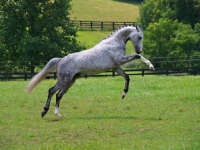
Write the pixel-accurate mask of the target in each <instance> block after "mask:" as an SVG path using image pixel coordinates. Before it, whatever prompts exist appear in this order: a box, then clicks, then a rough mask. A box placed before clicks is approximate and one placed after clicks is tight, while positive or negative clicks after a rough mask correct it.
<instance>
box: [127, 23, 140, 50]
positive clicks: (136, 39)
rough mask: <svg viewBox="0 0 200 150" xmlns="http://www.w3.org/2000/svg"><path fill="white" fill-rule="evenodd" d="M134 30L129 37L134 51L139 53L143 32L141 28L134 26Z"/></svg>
mask: <svg viewBox="0 0 200 150" xmlns="http://www.w3.org/2000/svg"><path fill="white" fill-rule="evenodd" d="M135 28H136V30H133V31H132V32H131V33H130V34H129V39H130V41H131V42H132V44H133V46H134V47H135V52H136V53H137V54H140V53H141V52H142V40H143V34H142V30H141V29H140V28H139V27H138V26H136V27H135Z"/></svg>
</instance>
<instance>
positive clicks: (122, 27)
mask: <svg viewBox="0 0 200 150" xmlns="http://www.w3.org/2000/svg"><path fill="white" fill-rule="evenodd" d="M127 27H135V26H133V25H124V26H121V27H118V28H117V29H115V30H114V31H113V32H112V33H111V34H110V35H108V36H107V37H106V38H104V39H102V41H103V40H106V39H108V38H110V37H111V36H113V35H114V34H115V33H117V32H118V31H120V30H122V29H124V28H127Z"/></svg>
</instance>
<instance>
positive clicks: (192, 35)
mask: <svg viewBox="0 0 200 150" xmlns="http://www.w3.org/2000/svg"><path fill="white" fill-rule="evenodd" d="M144 34H145V40H144V49H145V54H147V55H150V56H151V57H169V59H170V58H173V59H174V60H177V59H179V58H180V57H187V56H191V54H193V53H195V54H197V53H199V52H198V50H197V45H196V44H197V42H198V41H199V38H198V34H197V33H196V32H195V31H194V30H193V29H192V28H191V26H190V25H188V24H183V23H179V22H178V20H175V21H172V20H171V19H163V18H162V19H159V22H157V23H150V24H149V26H148V27H147V28H146V30H145V31H144ZM172 66H173V67H174V66H178V67H180V66H186V64H185V63H176V64H171V66H170V65H169V64H167V67H172ZM157 67H161V66H157ZM164 67H166V65H165V64H164Z"/></svg>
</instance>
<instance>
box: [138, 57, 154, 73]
mask: <svg viewBox="0 0 200 150" xmlns="http://www.w3.org/2000/svg"><path fill="white" fill-rule="evenodd" d="M140 59H141V60H142V61H143V62H144V63H146V64H147V65H149V69H151V70H155V68H154V66H153V65H152V64H151V62H150V61H149V60H148V59H146V58H144V57H143V56H142V55H140Z"/></svg>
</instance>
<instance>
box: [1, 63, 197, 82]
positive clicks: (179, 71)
mask: <svg viewBox="0 0 200 150" xmlns="http://www.w3.org/2000/svg"><path fill="white" fill-rule="evenodd" d="M125 72H126V73H127V74H128V75H141V76H144V75H183V74H190V75H197V74H200V66H199V67H184V68H170V69H168V68H167V69H161V68H156V70H155V71H151V70H149V69H134V70H133V69H127V70H125ZM104 76H111V77H115V76H118V75H117V74H115V72H113V71H107V72H103V73H101V74H94V75H88V76H87V75H85V76H84V75H83V76H81V77H85V78H87V77H104ZM32 77H33V74H31V73H29V72H13V73H0V80H2V81H3V80H28V79H31V78H32ZM46 79H56V72H51V73H49V74H48V75H47V76H46Z"/></svg>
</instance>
